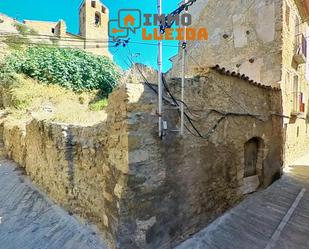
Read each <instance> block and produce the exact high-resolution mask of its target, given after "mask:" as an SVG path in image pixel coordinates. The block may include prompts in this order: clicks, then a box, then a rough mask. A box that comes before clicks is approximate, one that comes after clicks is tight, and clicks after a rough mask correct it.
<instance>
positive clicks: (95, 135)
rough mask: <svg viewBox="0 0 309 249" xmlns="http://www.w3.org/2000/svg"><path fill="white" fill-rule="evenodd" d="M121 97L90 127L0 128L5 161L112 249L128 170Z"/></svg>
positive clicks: (35, 123) (41, 124)
mask: <svg viewBox="0 0 309 249" xmlns="http://www.w3.org/2000/svg"><path fill="white" fill-rule="evenodd" d="M125 100H126V96H125V92H124V91H118V92H115V93H114V94H113V96H111V98H110V105H109V107H108V110H107V112H108V116H107V119H106V121H105V122H103V123H101V124H98V125H96V126H91V127H83V126H74V125H69V124H59V123H51V122H50V121H46V120H36V119H33V120H32V121H30V122H28V123H27V124H25V123H20V124H16V122H11V121H10V119H4V120H3V123H2V127H3V129H1V130H2V133H3V134H2V136H3V140H4V145H5V147H6V150H7V153H8V157H9V158H11V159H13V160H14V161H16V162H17V163H19V164H20V165H21V167H23V168H24V170H25V172H26V173H27V175H29V177H30V178H31V180H32V181H33V182H34V183H36V184H37V185H38V186H39V187H40V188H41V189H42V190H43V191H44V192H46V193H47V194H48V196H49V197H50V198H51V199H52V200H54V201H55V202H56V203H58V204H60V205H62V206H63V207H64V208H65V209H66V210H68V211H70V212H72V213H75V214H77V215H79V216H80V217H82V218H86V219H87V220H89V221H91V222H93V223H94V224H96V225H98V227H99V229H100V230H101V231H102V232H103V236H104V237H105V238H106V239H107V241H108V242H109V244H110V248H115V247H116V241H117V236H118V229H119V228H118V226H119V222H120V213H119V209H120V202H121V198H122V189H123V188H124V186H125V183H126V178H127V177H126V173H127V171H128V162H127V160H128V159H127V158H128V156H127V154H128V149H127V147H128V145H127V135H126V134H127V130H126V122H125V117H126V116H125V115H126V105H125Z"/></svg>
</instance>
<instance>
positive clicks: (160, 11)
mask: <svg viewBox="0 0 309 249" xmlns="http://www.w3.org/2000/svg"><path fill="white" fill-rule="evenodd" d="M157 8H158V15H159V16H161V15H162V0H157ZM160 26H161V23H159V29H158V32H159V34H158V35H159V36H160V34H161V28H160ZM158 116H159V137H161V136H162V40H159V42H158Z"/></svg>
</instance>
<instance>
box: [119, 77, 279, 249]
mask: <svg viewBox="0 0 309 249" xmlns="http://www.w3.org/2000/svg"><path fill="white" fill-rule="evenodd" d="M169 86H170V89H171V91H172V92H173V93H175V96H176V97H179V90H180V87H179V86H180V80H179V79H176V80H173V81H170V82H169ZM186 86H187V87H186V94H185V96H186V99H185V102H186V104H187V105H188V108H190V110H191V112H192V113H194V114H192V115H190V116H192V118H193V119H194V120H196V121H195V125H196V127H197V128H198V130H199V131H200V132H201V133H202V134H203V135H204V136H207V134H208V138H207V139H202V138H199V137H194V136H192V135H191V134H190V133H189V132H188V131H186V132H185V135H184V136H183V137H181V136H179V134H178V132H177V131H175V130H177V129H179V116H178V113H177V109H175V107H172V106H170V105H168V104H167V103H165V110H164V117H163V119H164V120H166V121H167V123H168V130H167V135H166V136H165V137H164V138H163V139H162V140H160V139H159V138H158V135H157V125H156V124H157V119H158V117H157V115H156V108H157V106H156V105H157V102H156V95H155V94H153V91H152V90H150V89H149V88H148V87H146V86H144V85H141V84H128V85H127V89H128V96H129V100H130V101H129V102H128V112H129V114H128V117H129V120H128V130H129V136H128V142H129V178H128V183H127V184H128V186H127V187H128V189H127V194H126V204H125V207H126V208H125V210H124V212H123V213H122V216H123V217H126V218H124V221H125V223H126V224H124V227H125V228H126V229H123V230H121V233H120V234H121V236H120V237H119V240H120V242H119V243H120V245H122V247H121V246H120V248H151V249H152V248H155V249H157V248H172V247H173V246H174V245H175V244H177V243H178V242H179V241H182V240H184V239H185V238H187V237H188V236H190V235H191V234H193V233H195V232H197V231H199V230H200V229H201V228H203V227H205V226H206V225H207V224H209V222H211V221H212V220H213V219H214V218H216V217H217V216H218V215H220V214H222V213H223V212H224V211H225V210H227V209H228V208H229V207H231V206H233V205H235V204H236V203H237V202H238V201H240V200H241V199H242V198H243V197H244V192H245V190H246V189H245V188H246V186H245V181H246V179H245V178H244V161H245V160H244V145H245V143H246V142H247V141H248V140H250V139H251V138H258V139H259V140H260V141H261V146H260V147H259V159H258V165H257V174H258V177H259V181H260V187H266V186H268V185H269V184H271V183H272V182H273V181H274V180H275V179H276V178H278V177H280V168H281V166H282V151H283V146H282V145H283V141H282V117H280V115H281V114H282V110H281V92H280V90H278V89H272V88H270V87H268V88H267V87H263V86H261V85H260V86H259V85H257V84H256V85H255V84H253V83H252V82H251V83H250V82H249V81H248V80H241V79H239V78H235V77H231V76H226V75H220V74H219V73H217V72H215V71H210V72H209V73H207V74H206V75H205V76H203V77H197V78H192V79H189V80H187V82H186ZM136 93H139V95H140V97H139V98H136ZM134 99H135V100H134ZM235 102H238V104H237V103H235ZM188 113H189V111H188ZM220 113H221V114H220ZM222 113H224V115H223V114H222ZM220 120H221V121H220ZM218 122H219V123H218ZM186 125H187V126H188V127H190V125H189V124H188V122H186ZM190 129H191V131H192V132H193V133H194V134H195V135H196V133H195V132H194V131H193V129H192V127H190Z"/></svg>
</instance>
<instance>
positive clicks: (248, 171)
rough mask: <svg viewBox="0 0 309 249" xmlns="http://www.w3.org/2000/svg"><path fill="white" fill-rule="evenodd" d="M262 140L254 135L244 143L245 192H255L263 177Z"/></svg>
mask: <svg viewBox="0 0 309 249" xmlns="http://www.w3.org/2000/svg"><path fill="white" fill-rule="evenodd" d="M262 145H263V143H262V140H261V139H259V138H257V137H254V138H251V139H250V140H248V141H247V142H246V143H245V145H244V189H243V192H244V194H249V193H252V192H255V191H256V190H257V189H258V188H259V186H260V184H261V182H262V180H263V179H262V177H263V173H262V172H263V150H262V147H263V146H262Z"/></svg>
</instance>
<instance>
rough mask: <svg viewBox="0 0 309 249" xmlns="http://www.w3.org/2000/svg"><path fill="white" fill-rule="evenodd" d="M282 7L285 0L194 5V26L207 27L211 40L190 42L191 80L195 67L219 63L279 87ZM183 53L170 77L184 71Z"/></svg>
mask: <svg viewBox="0 0 309 249" xmlns="http://www.w3.org/2000/svg"><path fill="white" fill-rule="evenodd" d="M195 5H197V6H195ZM282 5H283V1H282V0H260V1H250V0H233V1H222V2H221V1H217V0H208V1H201V3H196V4H194V5H193V7H192V8H190V10H189V11H190V13H191V14H192V16H193V17H194V18H193V23H192V27H195V28H199V27H205V28H207V30H208V33H209V39H208V41H190V42H188V48H187V50H188V54H189V55H188V56H187V65H188V66H187V71H186V73H187V75H188V77H189V76H190V77H192V76H193V75H194V69H195V68H196V67H199V66H202V67H208V66H212V65H214V64H220V65H222V66H224V67H225V68H228V69H229V70H233V71H236V72H239V73H241V74H246V75H247V76H249V77H250V78H251V79H253V80H255V81H258V82H262V83H263V84H267V85H272V86H278V83H279V82H280V81H281V65H282V55H281V47H282ZM180 50H181V49H180ZM181 54H182V52H181V51H180V52H179V54H178V55H177V56H175V57H173V58H172V60H173V68H172V70H171V71H170V76H171V77H175V76H176V77H177V76H178V75H179V74H178V72H179V71H181V57H182V55H181Z"/></svg>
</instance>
